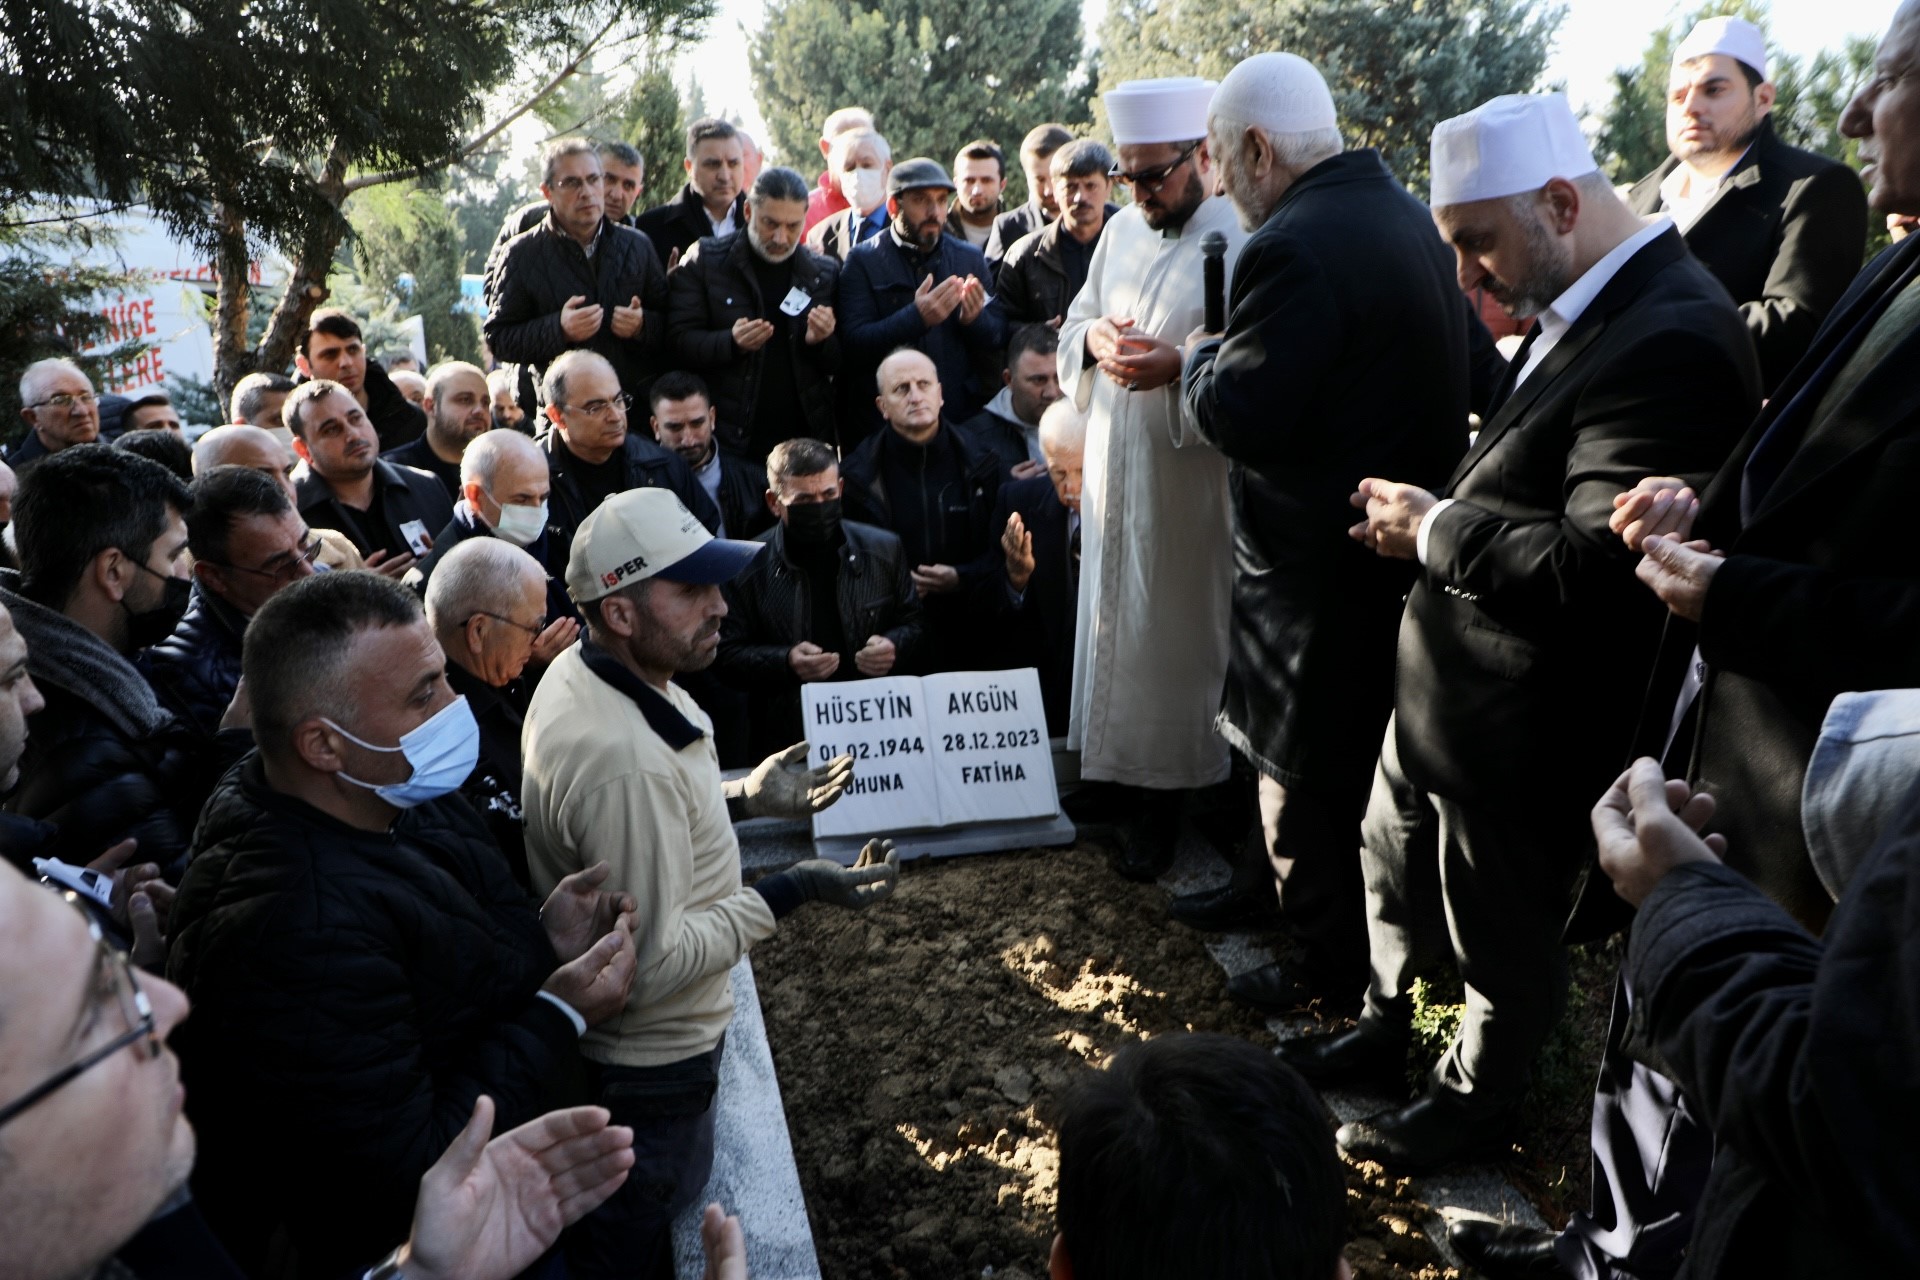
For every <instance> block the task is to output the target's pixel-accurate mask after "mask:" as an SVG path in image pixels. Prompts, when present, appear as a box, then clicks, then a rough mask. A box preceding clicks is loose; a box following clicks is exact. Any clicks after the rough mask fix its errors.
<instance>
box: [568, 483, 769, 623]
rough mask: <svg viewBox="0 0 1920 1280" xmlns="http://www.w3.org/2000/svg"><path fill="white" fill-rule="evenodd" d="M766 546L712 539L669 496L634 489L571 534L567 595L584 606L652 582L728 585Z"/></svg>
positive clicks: (674, 497) (675, 496) (615, 498)
mask: <svg viewBox="0 0 1920 1280" xmlns="http://www.w3.org/2000/svg"><path fill="white" fill-rule="evenodd" d="M762 545H763V544H761V543H758V542H739V541H736V540H734V539H731V538H716V537H714V536H713V535H712V534H710V533H708V532H707V530H706V526H705V525H703V524H701V523H700V520H699V518H698V517H696V516H695V515H694V514H693V513H692V512H691V511H688V510H687V507H686V504H685V503H683V502H681V501H680V495H679V494H677V493H675V492H674V491H673V490H671V489H651V488H649V489H629V490H627V491H626V492H625V493H616V494H614V495H613V496H612V497H611V498H608V499H607V500H606V501H605V502H603V503H601V504H600V505H599V506H598V507H596V508H595V509H594V510H593V512H592V514H590V515H589V516H588V517H587V518H586V520H585V521H583V522H582V523H581V525H580V530H579V532H577V533H575V534H574V535H573V552H572V554H571V556H570V557H569V558H568V560H567V594H568V595H570V596H572V597H573V601H574V603H575V604H585V603H586V602H587V601H589V600H598V599H600V598H601V597H602V596H606V595H611V594H612V593H613V592H615V591H618V590H619V589H620V588H622V587H626V586H631V585H632V584H634V583H636V582H644V581H646V580H647V579H648V578H665V579H666V580H667V581H668V582H684V583H691V584H695V585H700V586H706V585H709V584H712V583H717V582H726V581H728V580H729V579H731V578H733V577H734V576H735V575H737V574H738V573H739V572H740V571H741V570H742V569H745V568H746V567H747V566H748V565H749V564H751V563H753V558H754V557H755V556H756V555H758V554H760V550H761V547H762Z"/></svg>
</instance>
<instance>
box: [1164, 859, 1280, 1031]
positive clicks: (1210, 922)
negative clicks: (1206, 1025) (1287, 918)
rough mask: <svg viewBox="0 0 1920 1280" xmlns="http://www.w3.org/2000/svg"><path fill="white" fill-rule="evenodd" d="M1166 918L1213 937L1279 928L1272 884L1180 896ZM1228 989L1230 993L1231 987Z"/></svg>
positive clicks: (1211, 890)
mask: <svg viewBox="0 0 1920 1280" xmlns="http://www.w3.org/2000/svg"><path fill="white" fill-rule="evenodd" d="M1167 915H1168V916H1170V917H1171V918H1173V919H1175V920H1178V921H1179V922H1180V923H1181V924H1184V925H1186V926H1188V927H1189V928H1193V929H1206V930H1210V931H1212V932H1215V933H1223V932H1226V931H1228V930H1233V929H1249V930H1251V929H1278V928H1279V927H1280V911H1279V908H1277V907H1275V906H1274V905H1273V886H1272V885H1271V884H1257V885H1254V886H1252V887H1251V888H1236V887H1235V886H1233V885H1231V884H1224V885H1221V886H1220V887H1219V888H1217V889H1202V890H1201V891H1200V892H1198V893H1187V894H1182V895H1181V896H1180V897H1178V898H1175V899H1174V900H1173V901H1172V902H1171V903H1170V904H1168V906H1167ZM1227 985H1228V989H1229V990H1231V989H1232V985H1233V984H1232V983H1228V984H1227ZM1256 1007H1257V1006H1256Z"/></svg>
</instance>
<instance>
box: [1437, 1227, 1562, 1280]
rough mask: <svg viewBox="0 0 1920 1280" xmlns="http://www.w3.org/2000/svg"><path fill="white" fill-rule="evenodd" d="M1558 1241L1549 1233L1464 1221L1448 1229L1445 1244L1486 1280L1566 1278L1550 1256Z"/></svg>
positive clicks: (1558, 1263)
mask: <svg viewBox="0 0 1920 1280" xmlns="http://www.w3.org/2000/svg"><path fill="white" fill-rule="evenodd" d="M1559 1238H1560V1237H1558V1236H1556V1235H1554V1234H1553V1232H1551V1231H1536V1230H1535V1229H1534V1228H1532V1227H1515V1226H1509V1225H1508V1224H1506V1223H1504V1222H1488V1221H1486V1220H1485V1219H1483V1218H1473V1219H1463V1220H1461V1221H1459V1222H1456V1223H1454V1224H1453V1225H1452V1226H1450V1227H1448V1228H1447V1242H1448V1243H1449V1244H1451V1245H1452V1246H1453V1251H1454V1252H1455V1253H1457V1254H1459V1255H1460V1260H1461V1261H1462V1262H1464V1263H1466V1264H1467V1265H1468V1266H1470V1267H1472V1268H1473V1269H1474V1270H1475V1271H1478V1272H1479V1273H1480V1274H1481V1275H1483V1276H1485V1277H1486V1278H1487V1280H1523V1277H1532V1276H1565V1275H1567V1274H1568V1273H1567V1270H1566V1268H1565V1267H1562V1266H1561V1265H1560V1259H1559V1258H1558V1257H1557V1256H1555V1254H1554V1252H1553V1242H1554V1241H1555V1240H1558V1239H1559Z"/></svg>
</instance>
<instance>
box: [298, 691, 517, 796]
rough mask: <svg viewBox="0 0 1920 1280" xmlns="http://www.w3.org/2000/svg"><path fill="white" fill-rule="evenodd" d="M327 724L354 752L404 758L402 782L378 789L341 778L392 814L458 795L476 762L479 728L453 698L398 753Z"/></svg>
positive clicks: (408, 737) (463, 703) (461, 702)
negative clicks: (408, 771) (405, 770)
mask: <svg viewBox="0 0 1920 1280" xmlns="http://www.w3.org/2000/svg"><path fill="white" fill-rule="evenodd" d="M326 723H327V724H328V725H331V726H332V727H333V728H334V729H335V730H337V731H338V732H339V733H340V735H341V736H342V737H344V738H345V739H346V740H347V741H348V742H351V743H353V744H354V745H355V746H357V747H362V748H364V749H366V750H368V751H378V752H381V753H382V754H385V755H392V754H394V753H395V752H398V753H400V754H402V755H404V756H405V757H406V759H407V763H408V764H410V765H412V766H413V773H412V774H411V775H410V776H409V777H408V778H407V780H406V781H405V782H389V783H387V784H385V785H384V786H377V785H375V784H374V783H371V782H362V781H360V779H358V778H355V777H353V776H351V775H349V774H347V773H345V772H342V773H341V774H340V777H341V779H342V780H343V781H346V782H351V783H352V784H353V785H354V786H356V787H365V788H366V789H367V790H369V791H371V792H373V793H374V794H375V795H377V796H379V797H380V798H381V799H382V800H385V801H386V802H387V803H388V804H390V805H392V806H393V807H394V808H396V809H411V808H413V807H414V806H415V805H417V804H424V803H426V802H427V801H428V800H437V799H439V798H440V797H441V796H444V795H448V794H451V793H452V792H455V791H458V790H459V789H460V784H461V783H463V782H465V781H466V780H467V777H468V776H469V775H470V774H472V772H473V766H474V765H476V764H478V763H479V761H480V725H479V724H478V722H476V721H475V720H474V718H473V709H472V708H471V707H469V706H468V705H467V700H466V699H465V698H455V699H454V700H453V701H452V702H449V703H448V704H447V705H446V706H444V707H442V708H440V710H439V711H437V712H435V713H434V714H433V715H432V716H430V717H429V718H428V719H427V721H426V722H425V723H424V724H422V725H420V726H419V727H418V728H416V729H414V730H413V731H412V732H411V733H408V734H405V735H403V736H402V737H401V739H400V745H399V746H397V747H377V746H375V745H374V744H373V743H371V742H364V741H362V740H361V739H359V738H356V737H354V736H353V735H352V734H351V733H348V732H347V731H346V730H345V729H342V728H340V726H339V725H337V724H334V723H333V721H331V720H328V721H326Z"/></svg>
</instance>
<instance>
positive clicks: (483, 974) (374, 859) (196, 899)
mask: <svg viewBox="0 0 1920 1280" xmlns="http://www.w3.org/2000/svg"><path fill="white" fill-rule="evenodd" d="M172 926H173V935H174V936H173V944H172V949H171V953H170V955H169V957H168V964H167V974H168V977H169V978H171V979H172V980H173V981H174V982H175V983H177V984H178V985H179V986H180V987H182V988H183V989H184V990H185V991H186V992H187V994H188V996H189V997H191V999H192V1001H193V1017H191V1018H189V1019H188V1020H187V1022H186V1023H183V1024H182V1025H181V1028H180V1030H179V1031H177V1032H175V1034H174V1037H173V1040H172V1043H173V1044H174V1046H175V1048H176V1049H177V1050H178V1052H179V1054H180V1059H181V1064H182V1072H183V1075H184V1078H185V1079H186V1081H187V1085H188V1102H187V1110H188V1114H189V1116H190V1117H191V1118H192V1120H193V1123H194V1127H195V1129H196V1130H197V1131H198V1134H199V1139H200V1155H199V1160H198V1164H197V1167H196V1169H195V1172H194V1179H193V1185H194V1194H195V1197H196V1199H197V1201H198V1203H199V1204H200V1206H201V1208H202V1210H203V1211H204V1212H205V1213H206V1215H207V1220H208V1221H209V1223H211V1224H212V1225H213V1227H214V1230H215V1231H216V1233H217V1234H218V1235H219V1236H220V1238H221V1239H222V1240H223V1241H224V1242H226V1244H227V1245H228V1247H229V1248H230V1249H232V1251H233V1253H234V1257H235V1259H236V1260H237V1261H238V1262H239V1263H240V1265H241V1267H242V1268H243V1269H244V1270H246V1271H247V1272H249V1273H250V1274H254V1275H259V1274H263V1273H264V1272H263V1267H262V1263H263V1261H264V1257H265V1249H266V1246H267V1242H268V1240H269V1239H270V1237H271V1236H272V1235H273V1234H274V1233H275V1232H276V1231H279V1230H284V1231H285V1232H286V1235H287V1238H288V1240H289V1241H290V1243H291V1244H292V1246H293V1249H294V1251H295V1252H296V1254H297V1255H298V1261H299V1274H301V1275H302V1276H306V1275H317V1276H335V1275H342V1274H346V1273H348V1271H349V1269H350V1268H356V1267H358V1268H364V1267H365V1266H366V1265H367V1263H368V1261H369V1260H370V1259H375V1258H378V1257H380V1256H381V1255H382V1254H383V1253H385V1252H386V1251H387V1250H388V1249H391V1248H392V1247H393V1242H394V1241H396V1240H403V1239H405V1238H406V1234H407V1227H408V1223H409V1222H410V1220H411V1218H412V1215H413V1204H414V1197H415V1195H416V1194H417V1193H418V1191H419V1184H420V1177H421V1175H422V1174H424V1173H425V1172H426V1171H427V1169H428V1167H429V1166H431V1165H432V1164H433V1162H434V1161H435V1160H436V1159H438V1158H439V1156H440V1153H441V1152H442V1151H444V1150H445V1149H446V1146H447V1144H448V1143H449V1142H451V1141H452V1140H453V1137H454V1135H455V1134H457V1133H458V1132H459V1131H460V1129H461V1127H462V1126H463V1125H465V1123H466V1121H467V1117H468V1115H469V1114H470V1113H471V1111H472V1109H473V1103H474V1099H475V1098H476V1097H478V1096H479V1095H480V1094H482V1093H485V1094H487V1095H488V1096H490V1097H491V1098H492V1099H493V1100H494V1103H495V1105H496V1107H497V1108H498V1111H497V1113H496V1116H495V1119H494V1131H495V1132H496V1133H504V1132H506V1131H507V1130H508V1129H511V1128H513V1127H514V1126H516V1125H519V1124H523V1123H525V1122H526V1121H527V1120H530V1119H532V1118H533V1117H535V1116H537V1115H539V1114H541V1113H542V1112H543V1111H545V1110H547V1109H548V1108H549V1107H551V1106H555V1105H567V1104H569V1103H571V1102H573V1101H575V1100H579V1099H580V1096H581V1095H580V1093H579V1091H578V1087H579V1083H580V1082H579V1080H578V1078H577V1076H576V1074H575V1073H576V1071H577V1066H578V1048H577V1040H576V1036H575V1033H574V1028H573V1025H572V1023H571V1022H570V1021H569V1020H568V1018H567V1017H566V1015H565V1014H564V1013H562V1012H561V1011H560V1010H559V1009H557V1008H555V1007H554V1005H553V1004H552V1003H551V1002H550V1001H547V1000H545V999H541V998H539V997H538V996H537V995H536V993H537V992H538V991H539V989H540V986H541V984H542V983H543V982H545V981H546V979H547V977H548V975H549V974H550V973H551V972H552V971H553V969H554V967H555V960H554V954H553V949H552V947H551V945H550V944H549V943H548V941H547V938H546V934H545V933H544V931H543V930H542V929H541V926H540V920H539V916H538V914H537V913H536V910H535V908H534V907H533V906H532V905H531V904H530V903H529V902H528V901H527V897H526V894H525V893H524V892H523V891H522V890H521V888H520V887H519V886H518V885H517V884H515V883H514V881H513V878H512V877H511V876H510V875H509V874H508V872H507V864H506V860H505V859H504V858H503V857H502V856H501V853H500V851H499V849H498V848H497V847H496V846H495V845H494V843H493V841H492V839H491V838H489V836H488V835H487V831H486V828H485V827H484V826H483V825H482V823H481V821H480V819H479V817H478V816H477V815H476V814H475V813H474V812H473V810H472V809H471V808H470V807H469V806H468V804H467V803H466V801H464V800H463V799H461V798H460V797H458V796H449V797H445V798H442V799H439V800H431V801H428V802H427V803H425V804H422V805H419V806H416V807H415V808H412V809H408V810H405V811H404V812H402V813H401V814H400V816H399V817H398V818H397V819H396V820H395V822H394V824H393V826H392V827H391V828H390V829H389V830H387V831H379V832H372V831H363V830H360V829H358V828H355V827H350V826H348V825H346V824H345V823H343V822H340V821H339V820H337V819H335V818H333V817H330V816H328V815H327V814H324V813H322V812H320V811H319V810H318V809H315V808H313V807H312V806H310V805H308V804H306V803H305V802H303V801H300V800H296V799H294V798H292V797H290V796H286V795H283V794H281V793H279V792H276V791H274V790H273V789H271V788H270V787H269V786H268V785H267V780H266V774H265V770H264V769H263V768H262V766H261V762H260V758H259V756H258V755H250V756H248V757H247V758H246V759H245V760H244V761H242V762H241V764H240V765H239V766H238V767H236V768H235V769H233V770H232V771H230V772H229V773H228V774H227V776H226V777H225V778H223V779H222V780H221V781H220V784H219V786H218V787H216V788H215V790H214V793H213V796H212V798H211V799H209V800H208V802H207V807H206V813H205V816H204V818H203V820H202V822H201V825H200V829H199V831H198V832H197V833H196V835H195V845H194V856H193V861H192V863H191V864H190V866H189V867H188V869H187V874H186V877H185V879H184V880H183V881H182V882H181V885H180V894H179V897H178V899H177V900H176V901H175V903H174V908H173V919H172ZM263 1125H266V1126H270V1127H271V1130H272V1134H273V1143H272V1146H273V1149H274V1150H275V1151H279V1152H282V1153H284V1154H285V1156H286V1158H284V1159H280V1158H274V1157H273V1156H272V1153H271V1152H269V1151H267V1150H265V1149H264V1148H263V1147H262V1145H261V1140H262V1132H263V1130H262V1126H263ZM351 1274H353V1275H356V1276H357V1275H358V1274H359V1272H358V1271H357V1270H354V1271H352V1272H351Z"/></svg>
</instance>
